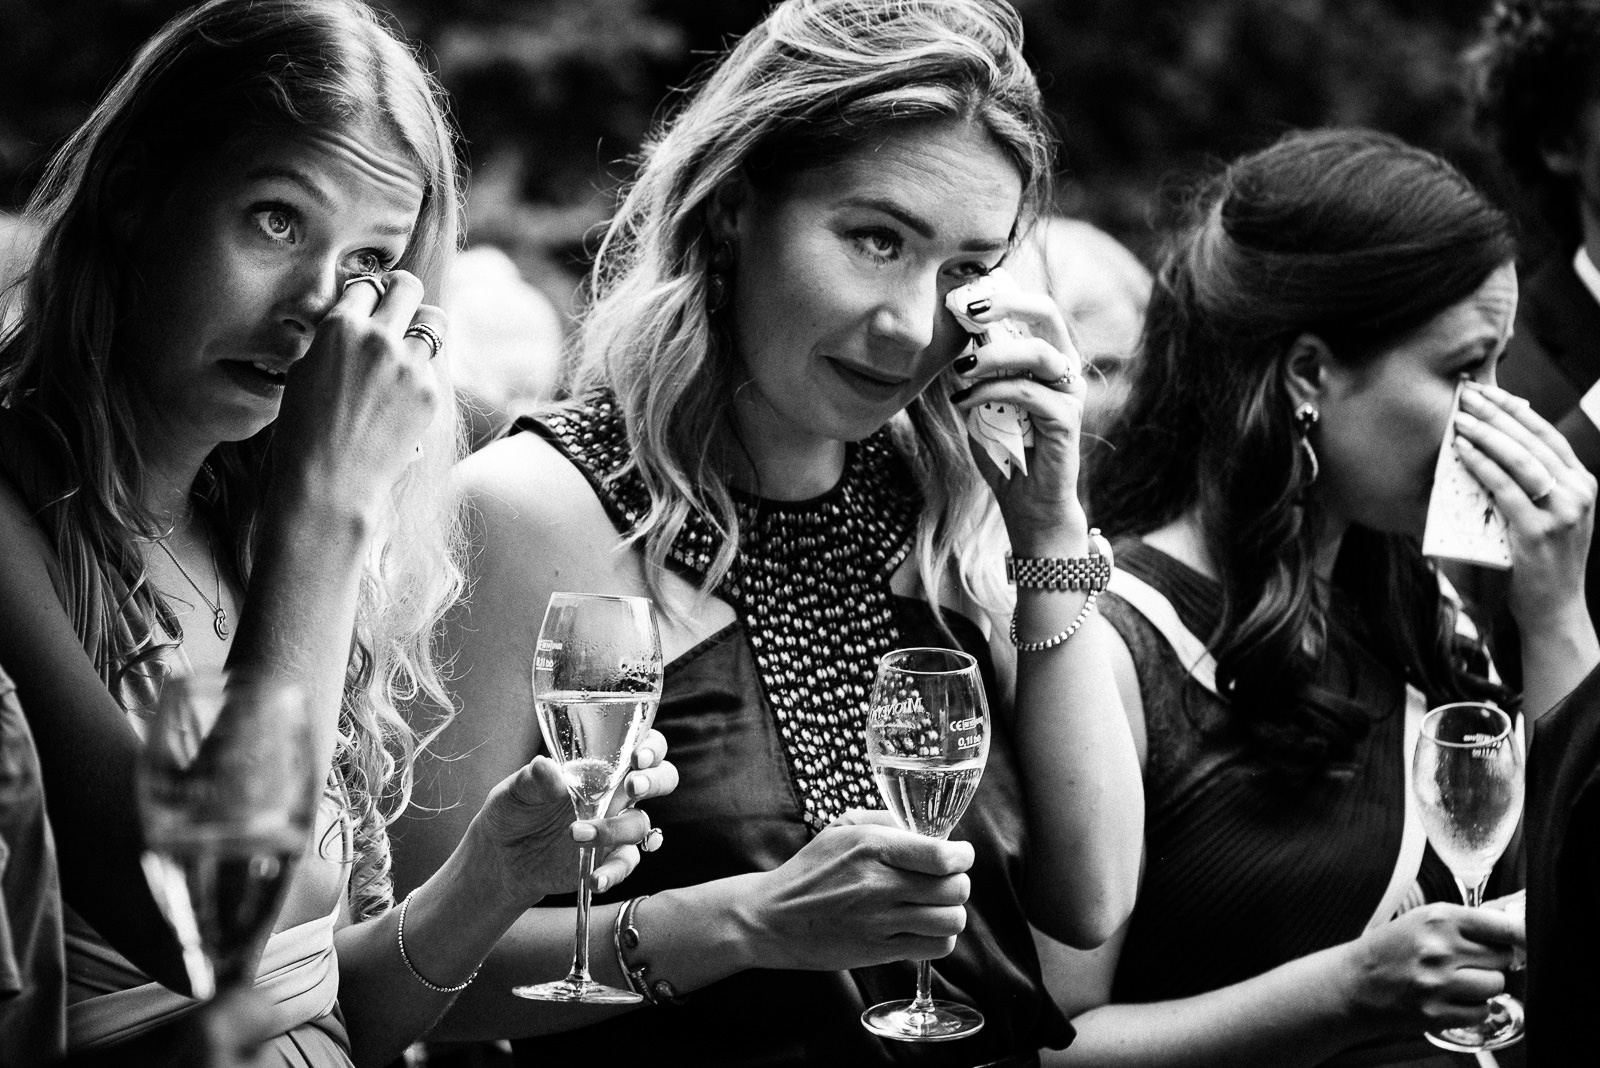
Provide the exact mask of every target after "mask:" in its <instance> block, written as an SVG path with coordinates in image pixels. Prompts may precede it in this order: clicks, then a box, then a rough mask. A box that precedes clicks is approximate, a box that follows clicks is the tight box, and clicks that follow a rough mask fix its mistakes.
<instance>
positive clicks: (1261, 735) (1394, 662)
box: [1093, 130, 1515, 779]
mask: <svg viewBox="0 0 1600 1068" xmlns="http://www.w3.org/2000/svg"><path fill="white" fill-rule="evenodd" d="M1514 252H1515V247H1514V238H1513V234H1512V230H1511V225H1510V222H1509V220H1508V219H1507V218H1506V217H1505V215H1504V214H1503V213H1501V212H1500V211H1498V210H1497V209H1495V208H1494V207H1492V206H1491V205H1490V204H1489V203H1488V202H1487V201H1486V200H1485V199H1484V198H1483V196H1482V195H1481V194H1480V193H1479V192H1478V191H1477V190H1476V189H1474V188H1473V186H1472V185H1471V184H1470V183H1469V182H1468V181H1467V180H1466V179H1465V178H1464V177H1462V175H1461V174H1460V173H1459V172H1457V171H1456V170H1455V169H1454V168H1452V167H1451V166H1450V165H1449V164H1447V163H1445V162H1444V161H1443V160H1440V159H1439V158H1437V157H1436V156H1433V155H1431V154H1429V153H1427V152H1424V151H1422V150H1421V149H1417V148H1413V147H1411V146H1409V145H1406V144H1404V143H1403V142H1401V141H1399V140H1397V139H1395V138H1393V137H1389V136H1387V135H1384V134H1379V133H1373V132H1370V131H1362V130H1319V131H1312V132H1299V133H1293V134H1289V135H1287V136H1285V137H1283V138H1281V139H1280V140H1279V141H1277V142H1276V143H1275V144H1273V145H1271V146H1270V147H1268V148H1266V149H1264V150H1262V151H1259V152H1256V153H1254V154H1252V155H1248V156H1245V157H1243V158H1241V159H1239V160H1237V161H1235V162H1234V163H1233V164H1231V165H1230V166H1228V167H1227V168H1225V169H1224V170H1222V171H1221V172H1220V173H1219V174H1217V175H1215V176H1214V177H1211V178H1210V179H1208V180H1206V181H1204V182H1203V183H1202V184H1201V186H1200V187H1199V188H1198V190H1197V191H1196V193H1195V195H1194V196H1193V198H1192V199H1191V200H1190V201H1189V207H1188V214H1187V217H1186V218H1185V220H1184V222H1183V224H1182V225H1181V226H1180V227H1178V228H1177V229H1176V231H1175V232H1174V234H1173V236H1172V237H1171V239H1170V241H1169V245H1168V248H1167V250H1166V253H1165V255H1164V258H1163V262H1162V265H1161V268H1160V271H1159V273H1158V276H1157V279H1156V286H1155V291H1154V293H1153V294H1152V297H1151V301H1150V307H1149V311H1148V313H1147V317H1146V322H1145V334H1144V339H1143V346H1142V351H1141V353H1140V355H1139V358H1138V359H1137V360H1136V361H1135V362H1134V370H1133V383H1132V387H1131V394H1130V396H1129V397H1128V400H1127V403H1126V404H1125V405H1124V406H1123V408H1122V409H1121V411H1120V412H1119V413H1118V416H1117V418H1116V419H1115V421H1114V422H1113V424H1112V426H1111V427H1110V428H1109V430H1108V431H1107V437H1108V439H1109V441H1110V443H1111V444H1112V446H1113V447H1114V452H1112V453H1111V454H1110V456H1109V457H1108V459H1107V461H1106V462H1105V463H1103V464H1099V465H1097V466H1096V469H1095V485H1094V486H1093V500H1094V501H1095V505H1096V521H1097V522H1098V523H1099V524H1100V525H1101V526H1102V527H1104V528H1105V529H1106V530H1107V531H1108V532H1111V533H1114V534H1118V535H1138V534H1143V533H1146V532H1148V531H1151V530H1154V529H1156V528H1158V527H1160V526H1163V525H1164V524H1166V523H1169V522H1171V521H1173V520H1175V519H1177V518H1178V517H1180V516H1182V515H1184V514H1186V513H1189V512H1191V511H1192V512H1194V513H1195V514H1196V515H1197V516H1198V517H1199V522H1200V526H1201V530H1202V537H1203V539H1204V542H1205V548H1206V550H1207V552H1208V553H1209V555H1210V558H1211V560H1212V561H1213V562H1214V565H1215V566H1216V568H1217V570H1218V572H1219V575H1220V577H1221V579H1222V585H1223V603H1222V616H1221V620H1220V622H1219V624H1218V626H1217V628H1216V631H1215V632H1214V633H1213V634H1212V635H1210V645H1211V649H1212V652H1213V654H1214V655H1215V657H1216V660H1217V682H1218V685H1219V688H1220V689H1221V691H1222V692H1223V694H1224V695H1225V696H1226V697H1227V698H1228V699H1229V705H1230V712H1231V715H1230V719H1231V723H1230V729H1233V730H1236V731H1238V732H1239V733H1240V734H1241V735H1242V737H1243V738H1244V739H1245V740H1246V744H1247V745H1250V746H1251V747H1253V748H1254V749H1255V751H1256V752H1257V753H1258V754H1259V755H1260V756H1261V758H1262V759H1263V761H1264V762H1265V763H1266V764H1267V765H1268V766H1269V767H1270V768H1272V769H1273V770H1274V771H1277V772H1280V773H1283V774H1284V775H1285V776H1287V777H1289V778H1291V779H1304V778H1306V777H1308V776H1311V775H1315V774H1317V773H1319V772H1321V771H1322V770H1324V769H1326V768H1327V767H1328V766H1329V765H1330V764H1336V763H1340V762H1343V761H1346V760H1348V759H1349V758H1350V757H1351V756H1352V755H1353V752H1354V748H1355V745H1356V743H1357V742H1358V741H1359V740H1360V739H1361V737H1362V736H1363V735H1364V734H1365V733H1366V731H1367V729H1368V724H1369V721H1370V720H1369V717H1370V710H1367V709H1364V708H1361V707H1359V706H1358V705H1356V704H1355V703H1354V702H1352V701H1350V700H1349V699H1348V698H1347V697H1344V696H1342V695H1338V694H1333V693H1330V692H1327V691H1325V690H1323V689H1321V688H1319V687H1318V686H1317V684H1316V679H1317V677H1318V674H1319V664H1320V661H1321V659H1322V656H1323V654H1324V652H1325V650H1326V648H1327V643H1328V640H1329V638H1330V626H1332V627H1335V628H1339V629H1340V630H1341V633H1342V632H1343V629H1344V628H1345V627H1347V626H1352V625H1353V626H1359V627H1360V628H1362V629H1364V630H1365V635H1364V637H1365V639H1366V644H1367V645H1369V646H1370V647H1371V648H1372V649H1373V651H1374V652H1376V653H1377V654H1378V655H1379V656H1380V657H1384V658H1386V659H1387V660H1388V662H1389V663H1390V665H1391V666H1392V667H1393V668H1394V669H1395V670H1396V671H1397V672H1398V673H1399V674H1401V675H1402V676H1403V677H1404V678H1405V679H1406V680H1407V681H1408V682H1410V683H1412V684H1414V685H1416V686H1417V687H1418V688H1419V689H1421V690H1422V691H1423V692H1424V693H1425V694H1427V695H1428V696H1429V697H1430V698H1432V699H1436V700H1437V699H1444V698H1447V697H1463V696H1469V695H1494V696H1503V694H1500V693H1499V691H1498V687H1495V686H1494V685H1493V684H1491V683H1490V682H1489V681H1488V680H1487V679H1486V678H1485V677H1484V673H1485V671H1486V664H1485V663H1484V662H1483V661H1482V659H1481V657H1480V656H1473V655H1467V654H1468V653H1469V652H1470V650H1468V649H1467V648H1465V647H1464V646H1463V644H1462V643H1461V642H1460V641H1459V640H1458V639H1457V638H1456V636H1455V634H1456V627H1455V623H1456V619H1455V609H1454V608H1453V606H1452V605H1451V604H1450V603H1449V602H1448V601H1447V600H1446V599H1445V598H1444V597H1443V596H1442V595H1441V593H1440V586H1439V579H1438V576H1437V575H1436V573H1435V571H1434V569H1433V566H1432V565H1431V564H1430V563H1429V562H1428V561H1426V560H1425V559H1424V558H1423V557H1422V555H1421V552H1420V549H1419V547H1418V545H1417V542H1416V539H1415V538H1413V537H1409V536H1402V535H1391V534H1381V533H1378V532H1375V531H1371V530H1366V529H1363V528H1359V527H1352V528H1351V530H1350V532H1349V533H1348V534H1347V535H1346V537H1345V539H1344V543H1343V546H1342V548H1341V553H1340V559H1339V563H1338V566H1337V567H1336V569H1335V575H1334V582H1335V585H1336V586H1339V587H1340V588H1341V589H1342V590H1343V591H1344V592H1346V593H1347V594H1348V595H1349V597H1350V598H1351V600H1352V602H1353V603H1354V606H1355V608H1356V610H1357V618H1358V619H1359V621H1360V622H1359V623H1358V624H1340V623H1336V622H1332V623H1331V622H1330V616H1329V613H1328V605H1327V601H1326V597H1325V596H1323V595H1322V594H1321V593H1320V592H1319V591H1318V589H1317V583H1316V577H1315V568H1314V566H1313V564H1314V553H1315V548H1316V543H1317V537H1316V535H1317V524H1318V516H1317V514H1316V509H1315V506H1314V505H1310V504H1308V503H1307V502H1306V499H1305V498H1304V495H1303V491H1304V488H1305V486H1306V485H1307V484H1308V482H1309V480H1310V477H1311V472H1310V470H1309V461H1308V459H1307V458H1306V456H1305V454H1304V452H1303V450H1301V449H1300V448H1299V447H1298V441H1297V431H1296V428H1295V425H1294V411H1293V409H1294V403H1293V401H1292V400H1291V396H1290V393H1289V390H1288V385H1287V381H1286V360H1285V357H1286V355H1287V353H1288V351H1289V348H1290V346H1291V345H1292V343H1293V342H1294V341H1295V339H1296V338H1298V337H1299V336H1301V335H1302V334H1306V333H1310V334H1313V335H1315V336H1316V337H1318V338H1320V339H1321V340H1322V341H1323V342H1324V343H1325V344H1326V345H1327V346H1328V348H1329V349H1330V350H1331V352H1332V353H1333V354H1334V356H1335V358H1336V359H1338V360H1340V361H1341V362H1344V363H1347V364H1355V365H1360V364H1364V363H1368V362H1370V361H1372V360H1374V359H1376V358H1378V357H1380V356H1381V355H1382V354H1383V353H1385V352H1386V351H1388V349H1389V348H1391V347H1392V346H1393V345H1394V344H1396V343H1397V342H1398V341H1399V340H1401V339H1402V338H1404V337H1405V336H1406V335H1407V334H1408V333H1410V332H1412V331H1414V330H1416V329H1417V328H1419V327H1421V326H1422V325H1423V324H1425V323H1426V322H1428V321H1429V320H1430V319H1432V318H1433V317H1434V316H1436V315H1438V314H1439V313H1440V312H1441V311H1443V310H1444V309H1446V308H1448V307H1449V306H1450V305H1452V304H1455V303H1458V302H1459V301H1461V300H1464V299H1465V298H1466V297H1468V296H1470V295H1471V294H1472V293H1473V292H1474V291H1476V290H1477V288H1478V287H1479V286H1481V285H1482V284H1483V282H1484V280H1485V279H1487V278H1488V276H1489V275H1490V274H1491V273H1492V272H1493V271H1494V270H1495V269H1496V268H1498V267H1500V266H1502V265H1503V264H1505V263H1507V262H1509V261H1510V260H1511V258H1512V256H1513V255H1514Z"/></svg>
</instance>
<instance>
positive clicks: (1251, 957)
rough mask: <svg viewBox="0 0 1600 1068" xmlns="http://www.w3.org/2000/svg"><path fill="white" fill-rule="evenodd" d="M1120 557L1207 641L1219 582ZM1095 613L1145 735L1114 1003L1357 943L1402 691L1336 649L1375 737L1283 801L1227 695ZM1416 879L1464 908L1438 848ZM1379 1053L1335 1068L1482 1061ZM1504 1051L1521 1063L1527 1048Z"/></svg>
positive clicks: (1384, 822) (1377, 868) (1373, 893)
mask: <svg viewBox="0 0 1600 1068" xmlns="http://www.w3.org/2000/svg"><path fill="white" fill-rule="evenodd" d="M1116 552H1117V567H1118V568H1119V569H1121V570H1124V571H1127V572H1129V573H1131V574H1132V575H1134V576H1136V577H1138V578H1140V579H1142V580H1144V581H1145V582H1146V583H1148V584H1149V585H1150V586H1152V587H1154V588H1155V589H1156V590H1157V591H1159V592H1160V593H1162V594H1163V595H1165V596H1166V598H1167V599H1168V600H1169V601H1170V602H1171V603H1172V605H1173V607H1174V608H1175V609H1176V610H1177V613H1178V616H1179V618H1180V619H1181V620H1182V622H1183V623H1184V625H1185V626H1186V627H1187V629H1188V630H1189V631H1191V632H1192V633H1194V634H1195V635H1198V636H1200V637H1201V639H1202V640H1204V639H1205V638H1206V637H1208V636H1209V635H1210V634H1211V632H1212V630H1213V628H1214V627H1215V625H1216V622H1217V620H1218V618H1219V616H1220V613H1221V602H1222V593H1221V588H1220V587H1219V585H1218V584H1217V583H1216V582H1214V581H1212V580H1211V579H1209V578H1207V577H1205V576H1203V575H1201V574H1199V573H1198V572H1196V571H1194V570H1192V569H1191V568H1189V567H1187V566H1185V565H1184V564H1182V563H1180V562H1178V561H1177V560H1175V559H1173V558H1172V557H1170V556H1168V555H1167V554H1165V553H1163V552H1161V551H1160V550H1158V549H1156V548H1154V547H1152V546H1150V545H1148V544H1146V543H1144V542H1142V541H1129V542H1127V543H1125V544H1121V545H1119V546H1118V547H1117V550H1116ZM1100 603H1101V608H1102V611H1104V613H1105V616H1106V619H1107V620H1108V621H1109V622H1110V623H1111V625H1112V626H1113V627H1115V628H1116V630H1117V633H1118V634H1119V635H1120V636H1121V638H1122V640H1123V641H1124V642H1125V643H1127V646H1128V649H1129V651H1130V652H1131V653H1132V655H1133V661H1134V666H1135V670H1136V672H1137V675H1138V679H1139V689H1140V695H1141V697H1142V700H1143V703H1144V716H1145V724H1146V731H1147V734H1148V738H1149V743H1148V756H1147V763H1146V768H1145V775H1144V783H1145V819H1146V827H1145V838H1146V849H1145V856H1146V861H1145V870H1144V879H1143V883H1142V885H1141V887H1140V892H1139V901H1138V904H1137V905H1136V906H1135V908H1134V912H1133V918H1132V920H1131V922H1130V924H1129V928H1128V935H1127V940H1126V942H1125V944H1124V947H1123V951H1122V956H1121V958H1120V960H1119V962H1118V965H1117V971H1116V975H1115V978H1114V980H1113V984H1112V995H1111V996H1112V1000H1113V1001H1115V1002H1120V1003H1138V1002H1153V1001H1166V1000H1171V999H1176V998H1185V997H1191V996H1194V995H1197V994H1201V993H1205V992H1207V991H1211V990H1216V989H1219V988H1221V987H1225V986H1230V985H1232V984H1234V983H1238V982H1242V981H1244V980H1246V979H1249V978H1252V977H1253V976H1256V975H1260V974H1261V973H1263V972H1266V971H1269V970H1271V969H1273V968H1275V967H1277V966H1279V965H1281V964H1285V963H1287V962H1289V961H1291V960H1294V959H1296V958H1299V957H1303V956H1306V955H1308V954H1311V953H1314V952H1316V951H1318V950H1321V949H1326V948H1327V947H1329V946H1333V945H1337V944H1339V943H1342V942H1347V941H1350V940H1352V939H1355V938H1358V937H1360V935H1361V933H1362V931H1363V930H1364V929H1365V927H1366V924H1367V921H1368V919H1369V918H1370V917H1371V915H1372V913H1373V911H1374V910H1375V909H1376V908H1377V907H1378V903H1379V901H1380V900H1382V898H1383V895H1384V891H1385V889H1386V887H1387V886H1388V883H1389V879H1390V876H1391V874H1392V872H1393V870H1394V865H1395V861H1396V857H1397V855H1398V853H1399V849H1400V838H1401V833H1402V830H1403V828H1404V821H1405V794H1404V791H1405V790H1407V789H1409V784H1408V782H1407V779H1406V774H1405V767H1404V760H1403V758H1402V756H1401V753H1402V752H1403V748H1404V729H1405V684H1404V682H1403V680H1402V679H1400V678H1399V677H1398V676H1396V675H1395V674H1394V672H1392V671H1391V670H1390V669H1389V668H1388V667H1387V666H1386V665H1385V664H1384V663H1383V662H1382V661H1381V660H1380V659H1379V658H1378V657H1376V656H1375V655H1374V654H1373V653H1372V652H1371V651H1370V650H1369V649H1367V648H1364V647H1363V646H1362V645H1361V643H1360V642H1359V641H1356V640H1353V639H1346V640H1342V641H1339V640H1335V641H1334V642H1331V643H1330V649H1329V651H1328V655H1327V658H1326V668H1325V675H1324V678H1323V683H1324V685H1326V686H1328V687H1329V688H1330V689H1331V690H1333V691H1334V692H1338V693H1342V694H1346V695H1349V696H1351V697H1354V698H1356V699H1357V701H1358V702H1359V703H1360V704H1361V705H1362V706H1363V707H1365V708H1368V709H1370V710H1371V713H1372V725H1371V729H1370V731H1369V732H1368V734H1367V736H1366V738H1365V739H1364V740H1363V741H1362V742H1361V743H1360V745H1359V747H1358V749H1357V752H1356V755H1355V758H1354V760H1353V761H1352V763H1351V765H1350V766H1349V767H1348V768H1346V769H1340V770H1338V771H1336V772H1332V773H1330V774H1329V775H1328V777H1327V778H1326V780H1325V781H1324V782H1323V783H1321V784H1320V785H1319V786H1318V787H1317V788H1315V789H1312V790H1305V791H1298V792H1294V793H1289V792H1285V791H1283V790H1281V789H1278V788H1275V787H1274V786H1273V785H1271V783H1270V782H1269V780H1268V779H1267V777H1266V776H1265V775H1264V773H1263V772H1262V770H1261V769H1260V768H1259V766H1258V765H1257V764H1256V763H1255V762H1254V761H1252V760H1251V759H1250V758H1249V757H1248V755H1247V754H1246V753H1245V752H1244V751H1243V749H1242V747H1241V745H1240V744H1239V741H1238V739H1237V738H1235V737H1232V736H1230V734H1229V732H1228V730H1227V729H1226V726H1225V724H1226V720H1227V713H1226V708H1225V705H1224V703H1223V701H1222V699H1221V698H1219V697H1218V696H1217V695H1216V694H1214V693H1212V692H1211V691H1210V690H1208V689H1206V688H1205V687H1204V686H1202V685H1201V684H1200V683H1198V682H1197V681H1195V680H1194V679H1193V678H1192V677H1191V676H1190V675H1189V673H1188V671H1187V670H1186V669H1185V666H1184V663H1183V662H1182V661H1181V660H1180V659H1179V656H1178V654H1177V653H1176V652H1174V651H1173V649H1172V646H1171V645H1170V644H1168V642H1167V640H1166V639H1165V638H1163V637H1162V636H1161V634H1160V633H1159V632H1158V631H1157V630H1156V629H1155V627H1153V626H1152V625H1151V623H1150V622H1149V621H1148V620H1147V619H1146V618H1145V617H1144V615H1142V614H1141V613H1140V612H1139V611H1138V610H1137V609H1135V608H1134V607H1132V606H1131V605H1130V604H1129V603H1128V602H1127V601H1125V600H1123V599H1122V598H1121V597H1118V596H1117V595H1116V594H1115V593H1108V594H1107V595H1106V596H1105V597H1103V598H1102V599H1101V602H1100ZM1335 610H1336V611H1337V606H1336V607H1335ZM1330 629H1337V630H1342V631H1343V632H1344V633H1346V634H1348V633H1350V632H1351V631H1352V630H1354V628H1353V627H1351V628H1330ZM1418 883H1419V884H1420V886H1421V888H1422V891H1423V895H1424V897H1425V899H1426V900H1427V901H1447V902H1453V903H1459V902H1460V901H1461V897H1460V893H1459V891H1458V890H1457V889H1456V885H1455V882H1454V879H1453V878H1452V877H1451V875H1450V872H1449V869H1448V868H1446V867H1445V865H1444V863H1443V862H1442V861H1441V860H1440V859H1439V858H1438V857H1437V856H1436V855H1435V854H1434V852H1433V850H1432V848H1431V847H1430V848H1429V849H1427V851H1426V852H1425V854H1424V856H1423V862H1422V867H1421V871H1420V874H1419V876H1418ZM1370 1053H1371V1055H1370V1056H1363V1055H1362V1054H1361V1053H1359V1052H1358V1053H1354V1054H1352V1055H1348V1056H1346V1057H1343V1058H1340V1059H1338V1060H1336V1061H1335V1062H1334V1063H1339V1064H1385V1063H1410V1062H1412V1060H1413V1059H1417V1060H1418V1061H1420V1060H1421V1059H1427V1060H1428V1063H1438V1064H1454V1063H1460V1064H1463V1065H1466V1064H1472V1063H1473V1061H1472V1058H1471V1057H1465V1058H1464V1059H1462V1060H1459V1061H1457V1060H1455V1059H1453V1058H1451V1057H1450V1056H1448V1055H1445V1054H1444V1053H1443V1051H1440V1050H1438V1049H1436V1048H1434V1047H1432V1046H1429V1045H1427V1044H1425V1043H1423V1042H1422V1041H1421V1040H1420V1036H1419V1039H1418V1041H1417V1042H1415V1043H1407V1044H1405V1045H1404V1046H1395V1045H1386V1046H1384V1047H1382V1049H1381V1051H1380V1050H1379V1049H1376V1048H1375V1049H1373V1050H1372V1051H1370ZM1498 1056H1499V1058H1500V1063H1501V1064H1502V1065H1508V1064H1511V1063H1514V1062H1515V1063H1520V1052H1516V1051H1503V1052H1502V1053H1500V1054H1498ZM1508 1057H1509V1058H1510V1059H1508Z"/></svg>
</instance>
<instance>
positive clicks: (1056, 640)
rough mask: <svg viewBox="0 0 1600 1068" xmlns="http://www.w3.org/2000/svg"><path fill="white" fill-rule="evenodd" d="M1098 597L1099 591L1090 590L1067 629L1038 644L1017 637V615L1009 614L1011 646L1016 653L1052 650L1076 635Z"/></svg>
mask: <svg viewBox="0 0 1600 1068" xmlns="http://www.w3.org/2000/svg"><path fill="white" fill-rule="evenodd" d="M1099 596H1100V591H1099V590H1090V591H1089V599H1088V600H1087V601H1084V602H1083V607H1082V608H1080V609H1078V614H1077V615H1075V616H1073V617H1072V622H1071V623H1068V624H1067V629H1066V630H1064V631H1062V632H1061V633H1060V634H1052V635H1051V636H1050V637H1048V638H1046V639H1044V640H1043V641H1038V642H1025V641H1022V640H1021V639H1019V638H1018V637H1017V615H1016V613H1015V612H1013V613H1012V614H1011V644H1012V645H1014V646H1016V647H1017V652H1019V653H1041V652H1043V651H1044V650H1046V649H1054V648H1055V647H1056V646H1058V645H1060V644H1061V643H1062V642H1064V641H1066V640H1067V639H1068V638H1070V637H1072V636H1073V635H1074V634H1076V633H1078V628H1079V627H1081V626H1083V624H1084V621H1085V620H1087V619H1088V618H1089V615H1090V613H1092V612H1093V611H1094V602H1095V599H1096V598H1098V597H1099Z"/></svg>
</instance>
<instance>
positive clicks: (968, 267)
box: [951, 263, 992, 282]
mask: <svg viewBox="0 0 1600 1068" xmlns="http://www.w3.org/2000/svg"><path fill="white" fill-rule="evenodd" d="M951 270H953V271H954V272H955V273H956V275H957V276H958V277H959V278H960V279H961V280H962V281H964V282H970V281H972V280H973V279H974V278H982V277H983V276H984V275H986V274H988V273H989V272H990V270H992V268H991V267H990V266H989V265H988V264H987V263H958V264H956V265H955V266H954V267H952V268H951Z"/></svg>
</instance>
